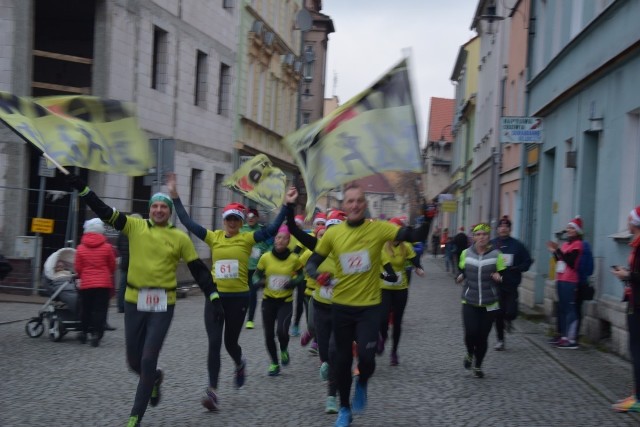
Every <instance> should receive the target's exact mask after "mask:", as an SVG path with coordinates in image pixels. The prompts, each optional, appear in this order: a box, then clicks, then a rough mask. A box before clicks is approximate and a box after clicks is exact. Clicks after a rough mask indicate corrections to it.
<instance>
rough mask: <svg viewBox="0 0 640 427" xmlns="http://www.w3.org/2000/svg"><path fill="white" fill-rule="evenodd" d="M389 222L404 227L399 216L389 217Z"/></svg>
mask: <svg viewBox="0 0 640 427" xmlns="http://www.w3.org/2000/svg"><path fill="white" fill-rule="evenodd" d="M389 222H390V223H391V224H395V225H397V226H398V227H404V223H403V221H402V218H400V217H394V218H391V219H390V220H389Z"/></svg>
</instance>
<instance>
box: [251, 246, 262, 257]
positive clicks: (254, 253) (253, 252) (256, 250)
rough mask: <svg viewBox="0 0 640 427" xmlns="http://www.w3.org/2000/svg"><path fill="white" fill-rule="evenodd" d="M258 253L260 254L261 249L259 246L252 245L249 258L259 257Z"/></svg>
mask: <svg viewBox="0 0 640 427" xmlns="http://www.w3.org/2000/svg"><path fill="white" fill-rule="evenodd" d="M260 255H262V251H260V248H259V247H257V246H254V247H253V248H251V258H253V259H259V258H260Z"/></svg>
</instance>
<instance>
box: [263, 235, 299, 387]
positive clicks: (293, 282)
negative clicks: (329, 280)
mask: <svg viewBox="0 0 640 427" xmlns="http://www.w3.org/2000/svg"><path fill="white" fill-rule="evenodd" d="M289 238H290V233H289V230H288V228H287V226H286V225H282V226H280V228H279V229H278V234H276V237H275V240H274V244H273V249H271V251H270V252H267V253H265V254H264V255H262V256H261V257H260V260H259V261H258V265H257V267H256V271H255V273H254V275H253V284H254V286H259V285H261V286H264V293H263V297H262V327H263V329H264V339H265V343H266V346H267V352H268V353H269V357H270V358H271V364H270V365H269V369H268V371H267V374H268V375H269V376H272V377H273V376H276V375H279V374H280V362H282V365H283V366H287V365H288V364H289V362H290V355H289V324H290V323H291V314H292V312H293V289H295V288H296V286H297V285H298V283H299V282H301V281H303V280H304V271H303V267H304V264H302V261H300V258H299V257H298V256H297V255H296V254H294V253H293V252H291V251H290V250H289V248H287V246H288V245H289ZM274 329H275V333H274ZM276 335H277V336H278V343H279V344H280V359H278V352H277V350H276V342H275V336H276Z"/></svg>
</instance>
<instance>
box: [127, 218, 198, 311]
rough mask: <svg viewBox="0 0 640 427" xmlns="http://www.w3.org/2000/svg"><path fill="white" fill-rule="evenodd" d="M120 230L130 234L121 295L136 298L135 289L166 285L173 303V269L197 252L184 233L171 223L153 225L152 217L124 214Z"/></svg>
mask: <svg viewBox="0 0 640 427" xmlns="http://www.w3.org/2000/svg"><path fill="white" fill-rule="evenodd" d="M122 232H123V233H124V234H125V235H127V236H128V237H129V270H128V273H127V283H128V284H129V285H130V286H127V289H126V291H125V294H124V299H125V301H127V302H131V303H134V304H135V303H137V302H138V289H141V288H163V289H167V304H168V305H173V304H175V303H176V286H177V280H176V269H177V267H178V262H179V261H180V259H183V260H184V261H185V262H187V263H189V262H191V261H194V260H196V259H198V253H197V252H196V249H195V248H194V246H193V242H192V241H191V239H189V236H187V234H186V233H185V232H184V231H182V230H180V229H178V228H176V227H175V226H173V225H168V226H166V227H156V226H155V225H154V224H153V222H152V221H150V220H145V219H142V218H132V217H130V216H127V222H126V224H125V226H124V228H123V229H122Z"/></svg>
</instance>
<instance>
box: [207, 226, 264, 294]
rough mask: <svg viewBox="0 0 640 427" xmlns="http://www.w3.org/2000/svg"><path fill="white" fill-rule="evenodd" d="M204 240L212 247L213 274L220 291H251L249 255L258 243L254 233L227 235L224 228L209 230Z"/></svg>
mask: <svg viewBox="0 0 640 427" xmlns="http://www.w3.org/2000/svg"><path fill="white" fill-rule="evenodd" d="M204 241H205V243H206V244H207V245H209V247H210V248H211V257H212V260H211V274H212V275H213V281H214V282H216V285H217V286H218V292H220V293H242V292H249V284H248V280H249V278H248V277H249V274H248V270H249V257H250V256H251V249H252V248H253V245H255V244H256V241H255V239H254V238H253V233H238V234H236V235H235V236H233V237H225V235H224V231H223V230H216V231H211V230H207V235H206V236H205V238H204Z"/></svg>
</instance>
